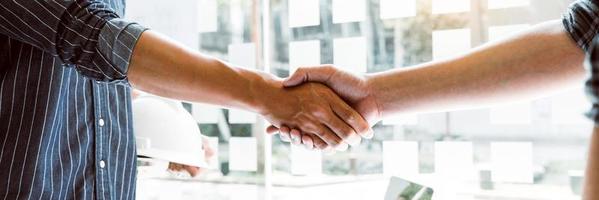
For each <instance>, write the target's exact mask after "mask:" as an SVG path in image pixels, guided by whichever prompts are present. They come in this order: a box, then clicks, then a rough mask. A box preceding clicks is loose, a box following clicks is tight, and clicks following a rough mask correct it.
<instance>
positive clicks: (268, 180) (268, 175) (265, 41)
mask: <svg viewBox="0 0 599 200" xmlns="http://www.w3.org/2000/svg"><path fill="white" fill-rule="evenodd" d="M261 3H262V10H261V11H262V12H261V13H262V51H261V52H262V67H263V70H264V71H265V72H267V73H270V53H271V50H270V47H271V46H270V40H271V38H270V0H262V2H261ZM259 13H260V12H259ZM262 121H263V124H268V123H267V122H266V121H265V120H264V119H262ZM262 134H265V133H264V130H263V131H262ZM262 139H263V148H264V149H263V150H264V151H263V156H264V198H263V199H266V200H269V199H272V197H271V196H272V195H271V190H272V137H271V136H270V135H266V134H265V135H264V137H262Z"/></svg>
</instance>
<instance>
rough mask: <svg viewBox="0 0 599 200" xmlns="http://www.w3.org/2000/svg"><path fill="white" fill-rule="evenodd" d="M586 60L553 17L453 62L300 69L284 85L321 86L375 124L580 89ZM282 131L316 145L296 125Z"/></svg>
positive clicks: (271, 129) (281, 130)
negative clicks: (363, 69) (363, 71)
mask: <svg viewBox="0 0 599 200" xmlns="http://www.w3.org/2000/svg"><path fill="white" fill-rule="evenodd" d="M583 57H584V54H583V52H582V50H581V49H580V47H578V46H576V44H575V43H574V42H573V40H572V39H571V38H570V37H569V36H568V33H567V32H566V31H565V30H564V28H563V25H562V24H561V23H560V22H559V21H550V22H546V23H543V24H540V25H537V26H534V27H532V28H531V29H529V30H528V31H525V32H522V33H520V34H518V35H515V36H513V37H511V38H508V39H505V40H503V41H499V42H495V43H490V44H485V45H483V46H481V47H478V48H476V49H473V50H472V51H471V52H469V53H467V54H464V55H462V56H458V57H454V58H451V59H447V60H442V61H435V62H429V63H424V64H421V65H419V66H414V67H410V68H400V69H395V70H390V71H386V72H381V73H376V74H368V75H363V76H362V75H355V74H352V73H349V72H347V71H343V70H340V69H338V68H336V67H334V66H331V65H325V66H318V67H309V68H299V69H298V70H297V71H296V73H295V74H293V75H292V76H291V77H289V78H288V79H287V80H286V81H285V82H284V83H283V84H284V85H285V86H287V87H292V86H296V85H299V84H301V83H303V82H319V83H323V84H325V85H327V86H329V87H330V88H332V89H333V90H335V92H336V93H337V94H338V95H340V96H341V97H342V98H344V99H345V100H346V101H348V103H350V105H351V106H352V107H353V108H354V109H356V111H358V112H359V113H360V114H361V115H362V116H363V117H364V118H365V119H366V120H367V121H368V122H369V124H371V125H374V124H375V123H376V122H378V120H380V119H381V118H382V117H385V116H389V115H393V114H398V113H402V114H403V113H417V112H427V111H441V110H453V109H463V108H474V107H481V106H486V105H492V104H496V103H499V102H504V101H509V100H516V99H531V98H535V97H540V96H541V95H544V94H547V93H550V92H554V91H557V90H560V89H564V88H567V87H570V86H574V85H576V84H577V83H580V82H581V81H582V80H583V78H584V69H583V68H582V61H583ZM276 130H278V129H276V128H274V127H271V128H270V129H269V131H270V132H271V133H272V132H275V131H276ZM280 132H281V133H282V134H281V137H282V138H288V137H291V138H294V137H301V138H302V141H303V142H304V143H308V144H310V143H311V138H310V137H309V136H305V135H301V134H299V131H298V130H293V129H292V128H289V127H281V129H280ZM294 133H295V134H294Z"/></svg>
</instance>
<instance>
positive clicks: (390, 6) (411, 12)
mask: <svg viewBox="0 0 599 200" xmlns="http://www.w3.org/2000/svg"><path fill="white" fill-rule="evenodd" d="M380 7H381V19H392V18H400V17H412V16H416V0H381V2H380Z"/></svg>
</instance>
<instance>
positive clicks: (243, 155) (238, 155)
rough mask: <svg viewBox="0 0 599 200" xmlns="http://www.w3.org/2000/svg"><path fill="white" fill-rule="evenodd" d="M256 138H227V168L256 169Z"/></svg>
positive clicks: (232, 169) (233, 169) (236, 169)
mask: <svg viewBox="0 0 599 200" xmlns="http://www.w3.org/2000/svg"><path fill="white" fill-rule="evenodd" d="M257 148H258V147H257V143H256V138H252V137H231V138H230V139H229V170H231V171H256V170H257V169H258V151H257Z"/></svg>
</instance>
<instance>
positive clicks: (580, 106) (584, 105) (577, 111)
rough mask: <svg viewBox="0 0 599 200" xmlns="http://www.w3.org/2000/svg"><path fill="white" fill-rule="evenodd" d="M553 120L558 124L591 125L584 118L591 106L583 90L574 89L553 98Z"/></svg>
mask: <svg viewBox="0 0 599 200" xmlns="http://www.w3.org/2000/svg"><path fill="white" fill-rule="evenodd" d="M551 99H552V103H551V108H552V113H551V118H552V119H553V123H556V124H589V123H590V121H589V120H588V119H587V118H586V117H585V116H584V113H585V112H587V111H588V110H589V109H590V108H591V105H590V103H589V101H587V99H586V96H585V94H584V90H583V89H582V88H578V89H573V90H570V91H566V92H563V93H560V94H557V95H555V96H553V97H552V98H551Z"/></svg>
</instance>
